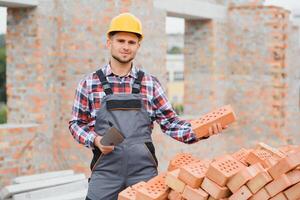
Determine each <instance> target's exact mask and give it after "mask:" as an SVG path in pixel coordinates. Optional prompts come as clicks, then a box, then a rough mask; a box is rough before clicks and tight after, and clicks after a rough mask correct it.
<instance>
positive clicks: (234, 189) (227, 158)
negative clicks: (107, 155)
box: [118, 143, 300, 200]
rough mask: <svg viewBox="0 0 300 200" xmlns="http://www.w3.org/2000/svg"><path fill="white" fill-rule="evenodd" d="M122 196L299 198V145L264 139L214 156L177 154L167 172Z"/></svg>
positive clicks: (147, 199) (144, 199) (162, 199)
mask: <svg viewBox="0 0 300 200" xmlns="http://www.w3.org/2000/svg"><path fill="white" fill-rule="evenodd" d="M118 199H119V200H167V199H169V200H185V199H186V200H205V199H208V200H214V199H229V200H246V199H250V200H265V199H272V200H287V199H288V200H300V147H299V146H290V145H288V146H283V147H281V148H278V149H276V148H272V147H270V146H268V145H266V144H263V143H260V144H258V145H257V147H256V148H254V149H241V150H239V151H237V152H235V153H233V154H231V155H229V154H226V155H223V156H220V157H217V158H215V159H213V160H200V159H198V158H196V157H194V156H192V155H191V154H186V153H183V154H178V155H177V156H176V157H175V158H174V159H172V160H171V161H170V163H169V167H168V172H166V173H163V174H161V175H159V176H157V177H155V178H153V179H151V180H149V181H148V182H140V183H138V184H136V185H134V186H132V187H128V188H127V189H125V190H124V191H122V192H121V193H120V194H119V198H118Z"/></svg>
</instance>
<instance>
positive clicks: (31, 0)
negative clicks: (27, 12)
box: [0, 0, 39, 8]
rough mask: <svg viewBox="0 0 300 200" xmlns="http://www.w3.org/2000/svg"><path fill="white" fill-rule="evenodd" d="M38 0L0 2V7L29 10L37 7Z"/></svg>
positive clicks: (1, 0) (0, 0)
mask: <svg viewBox="0 0 300 200" xmlns="http://www.w3.org/2000/svg"><path fill="white" fill-rule="evenodd" d="M38 4H39V1H38V0H7V1H3V0H0V6H2V7H8V8H30V7H36V6H38Z"/></svg>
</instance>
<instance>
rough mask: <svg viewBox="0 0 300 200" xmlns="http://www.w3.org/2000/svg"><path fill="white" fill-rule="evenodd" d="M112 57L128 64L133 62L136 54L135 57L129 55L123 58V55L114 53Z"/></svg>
mask: <svg viewBox="0 0 300 200" xmlns="http://www.w3.org/2000/svg"><path fill="white" fill-rule="evenodd" d="M112 57H113V58H114V59H115V60H117V61H118V62H119V63H122V64H127V63H129V62H131V61H132V60H133V59H134V56H133V57H129V58H125V59H122V58H121V57H118V56H116V55H112Z"/></svg>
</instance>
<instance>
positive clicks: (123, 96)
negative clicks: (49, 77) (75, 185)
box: [69, 13, 222, 200]
mask: <svg viewBox="0 0 300 200" xmlns="http://www.w3.org/2000/svg"><path fill="white" fill-rule="evenodd" d="M142 39H143V32H142V25H141V22H140V20H139V19H138V18H136V17H135V16H134V15H132V14H130V13H123V14H120V15H118V16H116V17H115V18H113V19H112V21H111V23H110V27H109V29H108V32H107V41H106V46H107V48H108V49H109V51H110V61H109V63H107V64H106V65H104V66H103V67H102V68H100V69H99V70H97V71H96V72H93V73H91V74H89V75H87V76H86V77H85V78H83V79H82V80H81V81H80V82H79V84H78V87H77V90H76V95H75V102H74V105H73V108H72V119H71V120H70V122H69V129H70V131H71V133H72V135H73V137H74V138H75V139H76V140H77V141H78V142H79V143H81V144H84V145H85V146H87V147H89V148H91V149H92V151H93V159H92V162H91V166H90V167H91V170H92V173H91V177H90V181H89V188H88V194H87V197H86V199H87V200H115V199H117V196H118V193H119V192H120V191H122V190H123V189H125V188H126V187H128V186H130V185H133V184H135V183H137V182H140V181H147V180H149V179H151V178H152V177H154V176H156V175H157V164H158V163H157V159H156V156H155V150H154V146H153V144H152V139H151V132H152V128H153V122H154V121H156V122H157V123H158V124H159V125H160V127H161V129H162V130H163V132H164V133H166V134H167V135H169V136H171V137H172V138H174V139H176V140H178V141H181V142H184V143H194V142H195V141H197V139H196V138H195V135H194V133H193V131H192V129H191V125H190V123H188V122H187V121H184V120H180V119H179V118H178V116H177V115H176V113H175V112H174V110H173V109H172V107H171V104H170V103H169V101H168V100H167V97H166V95H165V93H164V90H163V88H162V86H161V84H160V83H159V81H158V80H157V79H156V78H155V77H154V76H151V75H149V74H147V73H144V72H143V71H142V70H139V69H137V68H136V67H135V66H134V65H133V59H134V58H135V55H136V53H137V51H138V49H139V47H140V45H141V41H142ZM110 127H116V128H117V129H118V130H120V132H121V133H122V134H123V136H124V138H125V139H124V141H123V142H122V143H120V144H118V145H116V146H104V145H102V144H101V143H100V141H101V139H102V136H103V135H104V134H105V133H106V131H107V130H108V129H109V128H110ZM221 131H222V127H221V125H220V124H214V125H213V126H212V127H211V128H210V135H212V134H216V133H220V132H221Z"/></svg>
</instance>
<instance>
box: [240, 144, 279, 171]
mask: <svg viewBox="0 0 300 200" xmlns="http://www.w3.org/2000/svg"><path fill="white" fill-rule="evenodd" d="M245 161H246V162H247V163H249V164H250V165H253V164H255V163H260V164H262V165H263V166H264V168H269V167H271V166H273V165H274V164H275V163H276V160H275V159H274V157H273V156H272V154H271V153H269V152H268V151H265V150H262V149H256V150H253V151H251V152H250V153H249V154H248V155H247V157H246V158H245Z"/></svg>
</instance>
